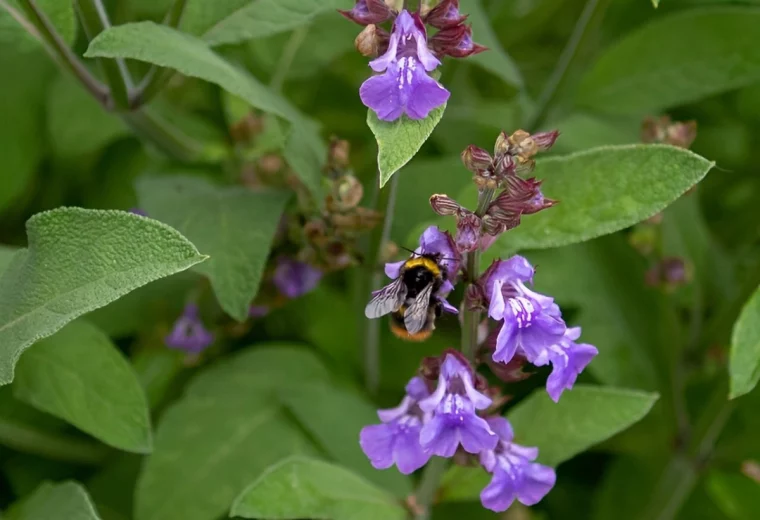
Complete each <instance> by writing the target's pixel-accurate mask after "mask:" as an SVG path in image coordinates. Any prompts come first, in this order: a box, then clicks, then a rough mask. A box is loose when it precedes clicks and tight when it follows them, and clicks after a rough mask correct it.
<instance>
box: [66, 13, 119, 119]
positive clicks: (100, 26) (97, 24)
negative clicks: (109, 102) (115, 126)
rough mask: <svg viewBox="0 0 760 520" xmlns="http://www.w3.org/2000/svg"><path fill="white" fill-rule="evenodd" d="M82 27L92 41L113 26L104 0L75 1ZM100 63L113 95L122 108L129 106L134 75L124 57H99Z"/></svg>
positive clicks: (117, 104)
mask: <svg viewBox="0 0 760 520" xmlns="http://www.w3.org/2000/svg"><path fill="white" fill-rule="evenodd" d="M75 5H76V8H77V12H78V13H79V19H80V20H81V21H82V27H84V32H85V33H86V34H87V38H88V39H89V40H90V41H92V40H93V38H95V37H96V36H97V35H98V34H100V33H102V32H103V31H105V30H106V29H108V28H110V27H111V21H110V20H109V19H108V13H107V12H106V9H105V7H104V6H103V2H102V1H101V0H76V2H75ZM98 65H99V66H100V69H101V70H102V71H103V75H104V76H105V78H106V82H107V83H108V86H109V88H110V89H111V96H112V97H113V100H114V102H115V103H116V106H117V107H118V108H120V109H127V108H128V107H129V91H130V90H131V89H132V87H133V81H132V76H131V75H130V73H129V69H127V64H126V63H125V62H124V60H123V59H110V58H98Z"/></svg>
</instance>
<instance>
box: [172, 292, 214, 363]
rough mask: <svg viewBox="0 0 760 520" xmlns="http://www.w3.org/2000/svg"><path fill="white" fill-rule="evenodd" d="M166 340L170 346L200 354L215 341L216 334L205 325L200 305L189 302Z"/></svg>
mask: <svg viewBox="0 0 760 520" xmlns="http://www.w3.org/2000/svg"><path fill="white" fill-rule="evenodd" d="M164 342H165V343H166V346H168V347H169V348H175V349H178V350H184V351H185V352H188V353H191V354H199V353H200V352H203V351H204V350H206V348H207V347H208V346H209V345H211V344H212V343H213V342H214V335H213V334H212V333H211V332H209V331H208V329H206V327H205V326H204V325H203V321H201V319H200V316H199V312H198V306H197V305H196V304H194V303H188V304H187V305H185V309H184V311H183V312H182V315H181V316H180V317H179V318H177V321H176V322H174V328H172V331H171V332H170V333H169V335H168V336H166V338H165V339H164Z"/></svg>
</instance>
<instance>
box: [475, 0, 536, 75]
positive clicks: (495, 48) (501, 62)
mask: <svg viewBox="0 0 760 520" xmlns="http://www.w3.org/2000/svg"><path fill="white" fill-rule="evenodd" d="M461 9H462V13H464V14H467V15H469V16H468V18H467V21H468V22H469V23H471V24H472V34H473V39H474V40H475V41H476V42H477V43H479V44H480V45H484V46H486V47H488V50H487V51H485V52H481V53H480V54H477V55H475V56H472V57H471V58H470V59H469V60H470V61H472V62H473V63H475V64H476V65H479V66H481V67H483V68H484V69H486V70H487V71H489V72H491V73H492V74H495V75H496V76H498V77H499V78H501V79H502V80H504V81H505V82H507V83H509V84H510V85H514V86H515V87H521V86H522V84H523V80H522V76H521V75H520V70H519V69H518V68H517V65H516V64H515V62H514V61H512V58H511V57H510V56H509V54H507V52H506V51H505V50H504V49H503V48H502V46H501V43H500V42H499V38H498V37H497V36H496V34H494V32H493V29H492V28H491V23H490V22H489V16H488V13H486V11H485V10H484V9H483V5H482V3H481V0H470V1H469V2H465V3H463V4H462V7H461Z"/></svg>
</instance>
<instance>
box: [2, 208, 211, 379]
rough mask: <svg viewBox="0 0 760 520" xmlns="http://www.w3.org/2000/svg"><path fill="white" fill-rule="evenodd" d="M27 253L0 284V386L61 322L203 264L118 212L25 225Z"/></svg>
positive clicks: (191, 250) (165, 229)
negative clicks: (29, 350)
mask: <svg viewBox="0 0 760 520" xmlns="http://www.w3.org/2000/svg"><path fill="white" fill-rule="evenodd" d="M26 227H27V234H28V237H29V249H27V250H22V251H19V252H18V253H17V254H16V255H15V256H14V258H13V260H12V261H11V264H10V266H9V267H8V268H7V269H6V271H5V272H4V273H3V276H2V277H0V383H2V384H7V383H10V382H11V381H12V380H13V368H14V366H15V365H16V361H17V360H18V358H19V356H20V355H21V353H22V352H23V351H24V350H25V349H26V348H27V347H29V345H31V344H32V343H34V342H35V341H37V340H39V339H42V338H45V337H47V336H50V335H51V334H53V333H54V332H56V331H57V330H59V329H60V328H61V327H63V326H64V325H65V324H66V323H68V322H70V321H72V320H73V319H74V318H76V317H78V316H81V315H82V314H84V313H86V312H89V311H91V310H94V309H97V308H98V307H102V306H104V305H106V304H107V303H110V302H112V301H113V300H116V299H117V298H120V297H121V296H123V295H125V294H127V293H128V292H130V291H132V290H134V289H136V288H138V287H140V286H142V285H145V284H147V283H149V282H152V281H153V280H157V279H158V278H162V277H165V276H169V275H170V274H174V273H176V272H179V271H183V270H185V269H187V268H189V267H191V266H192V265H195V264H197V263H199V262H201V261H203V260H204V259H205V258H206V257H204V256H203V255H201V254H200V253H198V250H197V249H196V248H195V246H193V244H191V243H190V242H188V241H187V239H186V238H185V237H183V236H182V235H181V234H180V233H178V232H177V231H176V230H174V229H172V228H170V227H169V226H166V225H164V224H161V223H159V222H157V221H155V220H151V219H147V218H144V217H140V216H137V215H133V214H131V213H127V212H121V211H99V210H84V209H79V208H61V209H57V210H52V211H46V212H44V213H40V214H38V215H35V216H34V217H32V218H31V219H29V221H28V222H27V226H26Z"/></svg>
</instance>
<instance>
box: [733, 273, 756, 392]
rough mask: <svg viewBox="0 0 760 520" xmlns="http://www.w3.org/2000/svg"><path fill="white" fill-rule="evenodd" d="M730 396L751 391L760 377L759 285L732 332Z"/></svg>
mask: <svg viewBox="0 0 760 520" xmlns="http://www.w3.org/2000/svg"><path fill="white" fill-rule="evenodd" d="M729 373H730V376H731V393H730V397H731V399H733V398H735V397H739V396H740V395H744V394H746V393H747V392H750V391H751V390H752V389H753V388H755V386H756V385H757V382H758V380H760V288H758V289H757V290H756V291H755V293H754V294H753V295H752V297H751V298H750V299H749V301H748V302H747V303H746V304H745V305H744V309H742V312H741V314H740V315H739V319H738V320H737V321H736V323H735V324H734V331H733V334H732V336H731V360H730V363H729Z"/></svg>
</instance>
